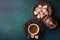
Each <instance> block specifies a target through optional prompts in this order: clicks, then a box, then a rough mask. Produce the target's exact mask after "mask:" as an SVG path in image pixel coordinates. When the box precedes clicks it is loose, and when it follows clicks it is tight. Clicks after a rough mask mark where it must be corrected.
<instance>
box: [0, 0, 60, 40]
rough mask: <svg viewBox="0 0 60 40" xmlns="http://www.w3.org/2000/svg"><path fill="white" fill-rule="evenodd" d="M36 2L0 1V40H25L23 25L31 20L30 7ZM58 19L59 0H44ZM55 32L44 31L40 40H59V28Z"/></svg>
mask: <svg viewBox="0 0 60 40" xmlns="http://www.w3.org/2000/svg"><path fill="white" fill-rule="evenodd" d="M36 1H38V0H0V40H27V39H26V37H25V34H24V31H23V27H24V23H25V22H26V21H27V20H28V19H31V18H34V17H33V15H32V6H33V4H34V3H35V2H36ZM46 1H47V2H50V3H51V4H52V5H53V7H54V10H55V13H54V15H55V16H56V17H57V18H58V19H59V18H60V0H46ZM57 27H58V28H57V29H56V30H48V29H45V34H44V36H43V37H42V38H41V40H60V26H57Z"/></svg>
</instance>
